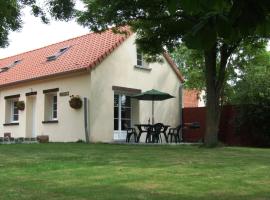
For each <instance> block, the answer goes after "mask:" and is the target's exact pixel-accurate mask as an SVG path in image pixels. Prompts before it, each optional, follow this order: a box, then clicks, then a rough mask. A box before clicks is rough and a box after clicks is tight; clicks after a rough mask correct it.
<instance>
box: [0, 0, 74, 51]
mask: <svg viewBox="0 0 270 200" xmlns="http://www.w3.org/2000/svg"><path fill="white" fill-rule="evenodd" d="M25 6H29V7H31V10H32V14H33V15H34V16H36V17H40V19H41V20H42V21H43V22H44V23H49V17H48V14H49V13H50V14H51V16H52V17H53V18H55V19H58V20H68V19H71V18H72V17H74V15H75V10H74V6H75V3H74V1H73V0H48V1H46V8H43V5H40V3H39V2H37V1H36V0H5V1H4V0H2V1H0V48H4V47H6V46H7V45H8V34H9V32H10V31H16V30H19V29H20V28H21V27H22V24H23V22H22V19H21V15H22V13H21V11H22V9H23V8H24V7H25Z"/></svg>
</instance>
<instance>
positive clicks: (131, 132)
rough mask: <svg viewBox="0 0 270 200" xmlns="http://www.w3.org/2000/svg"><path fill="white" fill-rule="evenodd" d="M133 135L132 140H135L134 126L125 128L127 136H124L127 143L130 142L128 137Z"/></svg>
mask: <svg viewBox="0 0 270 200" xmlns="http://www.w3.org/2000/svg"><path fill="white" fill-rule="evenodd" d="M132 135H133V137H134V141H135V142H137V137H138V135H137V132H136V129H135V128H127V136H126V142H127V143H129V142H130V138H131V136H132Z"/></svg>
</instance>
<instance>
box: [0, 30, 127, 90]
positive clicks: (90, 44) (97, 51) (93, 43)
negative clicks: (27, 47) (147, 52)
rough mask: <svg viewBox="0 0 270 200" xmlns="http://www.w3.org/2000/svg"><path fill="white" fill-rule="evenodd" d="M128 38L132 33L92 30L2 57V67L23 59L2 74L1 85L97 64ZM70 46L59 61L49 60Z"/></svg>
mask: <svg viewBox="0 0 270 200" xmlns="http://www.w3.org/2000/svg"><path fill="white" fill-rule="evenodd" d="M127 37H128V35H123V34H115V33H113V32H112V30H108V31H105V32H102V33H90V34H87V35H84V36H80V37H76V38H73V39H70V40H66V41H63V42H59V43H56V44H52V45H49V46H46V47H43V48H39V49H36V50H33V51H29V52H25V53H22V54H19V55H15V56H11V57H8V58H4V59H0V68H2V67H5V66H8V65H9V64H11V63H13V62H14V61H16V60H21V62H20V63H18V64H16V65H15V66H14V67H12V68H10V69H9V70H8V71H6V72H2V73H0V87H3V86H5V85H11V84H14V83H18V82H23V81H27V80H33V79H39V78H44V77H48V76H52V75H58V74H63V73H68V72H74V71H77V70H78V71H79V70H84V69H88V68H91V67H95V66H96V65H97V64H98V63H100V62H101V61H102V60H103V59H104V58H105V57H106V56H108V55H109V54H110V53H111V52H112V51H113V49H115V48H116V47H117V46H119V45H120V44H121V43H122V42H123V41H124V40H125V39H126V38H127ZM67 46H70V48H69V49H68V50H67V51H66V52H65V53H63V54H62V55H61V56H59V57H58V58H57V59H56V60H54V61H47V57H48V56H51V55H54V54H55V53H57V52H58V51H59V50H60V49H61V48H64V47H67Z"/></svg>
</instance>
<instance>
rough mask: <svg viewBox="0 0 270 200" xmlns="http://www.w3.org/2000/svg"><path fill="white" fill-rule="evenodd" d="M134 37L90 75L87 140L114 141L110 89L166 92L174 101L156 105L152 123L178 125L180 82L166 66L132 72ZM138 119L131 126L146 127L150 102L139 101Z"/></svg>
mask: <svg viewBox="0 0 270 200" xmlns="http://www.w3.org/2000/svg"><path fill="white" fill-rule="evenodd" d="M134 39H135V35H132V36H131V37H130V38H128V39H127V40H126V41H125V42H124V43H123V44H122V45H121V46H120V47H118V48H117V49H116V50H115V51H113V53H112V54H111V55H110V56H109V57H107V58H106V59H105V60H104V61H103V62H102V63H101V64H100V65H99V66H97V67H96V68H95V69H93V70H92V72H91V76H92V77H91V85H90V87H91V89H90V91H91V94H90V110H91V111H90V118H91V124H90V138H91V140H92V141H103V142H111V141H113V127H114V126H113V123H114V122H113V117H114V116H113V112H114V110H113V106H114V105H113V103H114V102H113V98H114V91H113V90H112V86H120V87H127V88H134V89H141V90H142V92H144V91H147V90H150V89H157V90H160V91H164V92H168V93H170V94H172V95H174V96H175V97H176V98H174V99H169V100H165V101H161V102H155V122H162V123H164V124H167V125H170V126H173V127H175V126H177V125H178V124H179V123H180V111H181V107H180V100H179V91H180V89H179V88H180V85H181V83H180V81H179V79H178V78H177V76H176V74H175V73H174V72H173V70H172V69H171V67H170V66H169V64H168V63H167V62H166V61H165V59H164V62H163V63H152V64H149V67H150V68H151V71H149V70H145V69H139V68H135V67H134V65H135V64H136V45H135V44H134ZM138 104H139V105H138V106H136V107H137V108H138V110H136V109H134V108H133V112H139V119H132V121H133V124H134V123H137V122H139V123H147V122H148V119H149V118H150V117H151V108H152V107H151V102H149V101H139V102H138Z"/></svg>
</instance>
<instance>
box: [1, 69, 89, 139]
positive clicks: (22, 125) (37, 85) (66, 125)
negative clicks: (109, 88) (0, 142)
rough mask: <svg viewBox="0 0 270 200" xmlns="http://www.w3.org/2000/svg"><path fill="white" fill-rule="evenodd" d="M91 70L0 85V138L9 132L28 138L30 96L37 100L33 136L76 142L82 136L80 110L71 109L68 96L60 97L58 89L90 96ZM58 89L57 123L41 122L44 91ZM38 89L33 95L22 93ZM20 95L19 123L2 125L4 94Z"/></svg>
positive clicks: (4, 120)
mask: <svg viewBox="0 0 270 200" xmlns="http://www.w3.org/2000/svg"><path fill="white" fill-rule="evenodd" d="M89 85H90V73H86V74H80V75H75V76H72V77H62V78H55V79H48V80H43V81H35V82H30V83H27V84H22V85H19V86H14V87H8V88H4V89H3V88H2V89H1V91H0V137H2V134H3V133H6V132H10V133H11V135H12V137H31V136H32V134H31V133H29V132H30V131H29V127H31V126H32V119H31V115H32V114H31V109H32V106H31V105H32V104H31V103H32V99H33V98H35V99H36V115H35V116H36V118H35V120H34V121H35V122H36V135H49V137H50V141H64V142H66V141H76V140H78V139H85V132H84V115H83V109H80V110H74V109H72V108H70V106H69V103H68V101H69V96H59V93H61V92H69V95H80V96H81V97H87V98H89V94H90V91H89ZM53 88H59V92H58V93H57V96H58V123H51V124H43V123H42V121H44V113H45V112H46V110H45V106H44V104H45V102H44V100H45V96H44V94H43V90H47V89H53ZM31 91H35V92H37V95H36V96H29V97H27V96H26V95H25V94H26V93H28V92H31ZM17 94H20V98H19V100H23V101H25V103H26V108H25V110H24V111H19V125H13V126H4V125H3V124H4V123H5V122H6V119H5V115H4V113H5V110H6V108H5V107H6V106H5V103H6V100H5V99H4V97H5V96H10V95H17Z"/></svg>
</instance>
